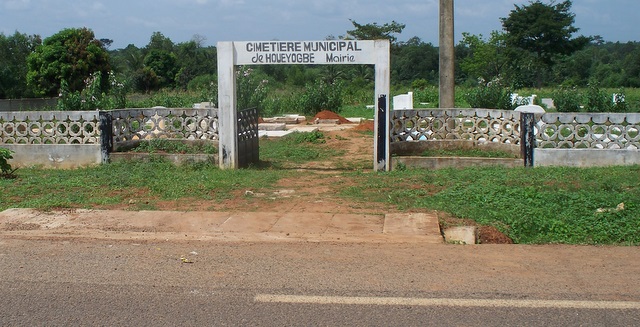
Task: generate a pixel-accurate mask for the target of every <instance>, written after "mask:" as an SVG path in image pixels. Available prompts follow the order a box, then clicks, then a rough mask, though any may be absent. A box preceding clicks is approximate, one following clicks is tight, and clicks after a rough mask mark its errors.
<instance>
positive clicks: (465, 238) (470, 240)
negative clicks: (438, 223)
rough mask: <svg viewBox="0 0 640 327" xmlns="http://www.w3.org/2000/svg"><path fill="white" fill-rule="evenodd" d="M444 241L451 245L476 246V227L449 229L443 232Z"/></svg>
mask: <svg viewBox="0 0 640 327" xmlns="http://www.w3.org/2000/svg"><path fill="white" fill-rule="evenodd" d="M444 239H445V241H447V242H451V243H462V244H476V243H477V242H478V227H476V226H455V227H449V228H447V229H445V230H444Z"/></svg>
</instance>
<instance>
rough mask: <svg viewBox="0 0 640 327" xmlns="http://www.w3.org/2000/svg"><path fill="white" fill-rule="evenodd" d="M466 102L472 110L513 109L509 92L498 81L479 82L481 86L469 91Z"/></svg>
mask: <svg viewBox="0 0 640 327" xmlns="http://www.w3.org/2000/svg"><path fill="white" fill-rule="evenodd" d="M466 100H467V102H468V103H469V105H470V106H471V107H472V108H486V109H505V110H510V109H513V108H514V105H513V103H512V102H511V90H509V89H508V88H506V87H504V86H503V85H502V84H501V83H500V81H499V80H494V81H491V82H488V83H486V84H485V83H484V81H481V85H480V86H479V87H476V88H474V89H471V90H470V91H469V92H468V93H467V94H466Z"/></svg>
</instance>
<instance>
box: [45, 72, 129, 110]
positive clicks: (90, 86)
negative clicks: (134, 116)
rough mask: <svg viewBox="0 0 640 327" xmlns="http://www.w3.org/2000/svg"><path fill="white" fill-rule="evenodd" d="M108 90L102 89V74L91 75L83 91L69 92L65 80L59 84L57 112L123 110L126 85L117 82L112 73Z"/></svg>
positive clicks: (126, 90)
mask: <svg viewBox="0 0 640 327" xmlns="http://www.w3.org/2000/svg"><path fill="white" fill-rule="evenodd" d="M108 77H109V84H108V85H109V88H108V90H106V89H104V88H103V87H102V85H103V83H102V74H101V73H100V72H96V73H94V74H91V76H89V77H88V78H87V79H86V80H85V81H84V83H85V85H84V89H82V90H81V91H71V90H70V88H69V84H68V83H67V81H66V80H62V81H61V82H60V99H59V100H58V106H57V109H58V110H63V111H69V110H96V109H103V110H109V109H117V108H125V107H126V105H127V92H128V91H129V87H128V83H126V82H124V81H119V80H118V79H117V78H116V77H115V74H114V73H109V76H108Z"/></svg>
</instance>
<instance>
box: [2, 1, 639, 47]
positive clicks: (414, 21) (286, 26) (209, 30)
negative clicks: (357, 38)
mask: <svg viewBox="0 0 640 327" xmlns="http://www.w3.org/2000/svg"><path fill="white" fill-rule="evenodd" d="M549 1H550V0H544V1H543V2H544V3H549ZM529 2H530V1H529V0H525V1H522V0H455V2H454V12H455V21H454V23H455V32H456V41H455V42H456V43H458V42H459V41H460V40H461V38H462V36H461V34H462V33H463V32H468V33H471V34H475V35H478V34H482V35H484V36H485V37H488V36H489V34H490V33H491V31H494V30H501V29H502V26H501V23H500V18H501V17H507V16H508V15H509V12H510V11H511V10H513V9H514V5H515V4H518V5H526V4H528V3H529ZM438 4H439V0H128V1H124V0H98V1H94V0H83V1H78V0H0V33H4V34H5V35H12V34H13V33H15V32H16V31H18V32H20V33H22V34H29V35H33V34H37V35H40V36H42V37H43V38H46V37H49V36H51V35H53V34H55V33H57V32H59V31H61V30H62V29H65V28H80V27H87V28H89V29H91V30H93V32H94V33H95V36H96V38H98V39H102V38H106V39H111V40H113V41H114V42H113V44H112V45H111V47H110V48H109V49H111V50H114V49H120V48H124V47H126V46H127V45H129V44H134V45H135V46H137V47H144V46H146V45H147V44H148V43H149V39H150V37H151V35H152V34H153V33H154V32H160V33H162V34H163V35H164V36H166V37H168V38H170V39H171V40H172V41H173V42H174V43H181V42H187V41H190V40H192V39H194V36H197V38H198V39H200V40H204V45H205V46H215V45H216V42H219V41H268V40H282V41H289V40H291V41H304V40H308V41H313V40H324V39H326V38H327V37H328V36H335V37H339V36H341V35H344V34H346V31H348V30H351V29H353V25H352V24H351V22H350V21H349V20H350V19H352V20H354V21H356V22H357V23H359V24H367V23H378V24H380V25H382V24H384V23H390V22H392V21H396V22H398V23H402V24H405V25H406V27H405V29H404V31H403V32H402V34H400V35H399V36H398V40H400V41H406V40H408V39H409V38H411V37H414V36H417V37H419V38H420V39H421V40H422V41H424V42H428V43H432V44H434V45H436V46H437V45H438V16H439V10H438ZM571 11H572V12H573V13H574V14H575V15H576V17H575V25H574V26H575V27H577V28H579V29H580V30H579V31H578V33H576V34H575V35H574V36H578V35H585V36H593V35H600V36H602V37H603V39H604V40H605V41H612V42H617V41H620V42H627V41H640V27H639V25H638V24H637V20H638V14H637V13H638V12H640V1H638V0H573V7H572V9H571Z"/></svg>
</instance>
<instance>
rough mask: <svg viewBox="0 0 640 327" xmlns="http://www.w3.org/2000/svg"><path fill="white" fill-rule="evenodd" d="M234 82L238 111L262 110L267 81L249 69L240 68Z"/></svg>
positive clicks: (265, 96)
mask: <svg viewBox="0 0 640 327" xmlns="http://www.w3.org/2000/svg"><path fill="white" fill-rule="evenodd" d="M236 74H237V77H238V78H237V80H236V96H237V99H238V104H237V107H238V109H239V110H242V109H247V108H260V109H262V101H264V99H266V98H267V95H268V91H267V84H268V83H269V81H268V80H267V79H266V78H263V77H265V76H257V75H258V74H256V73H255V71H254V70H253V69H251V68H247V67H240V68H239V69H238V71H237V72H236Z"/></svg>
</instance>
